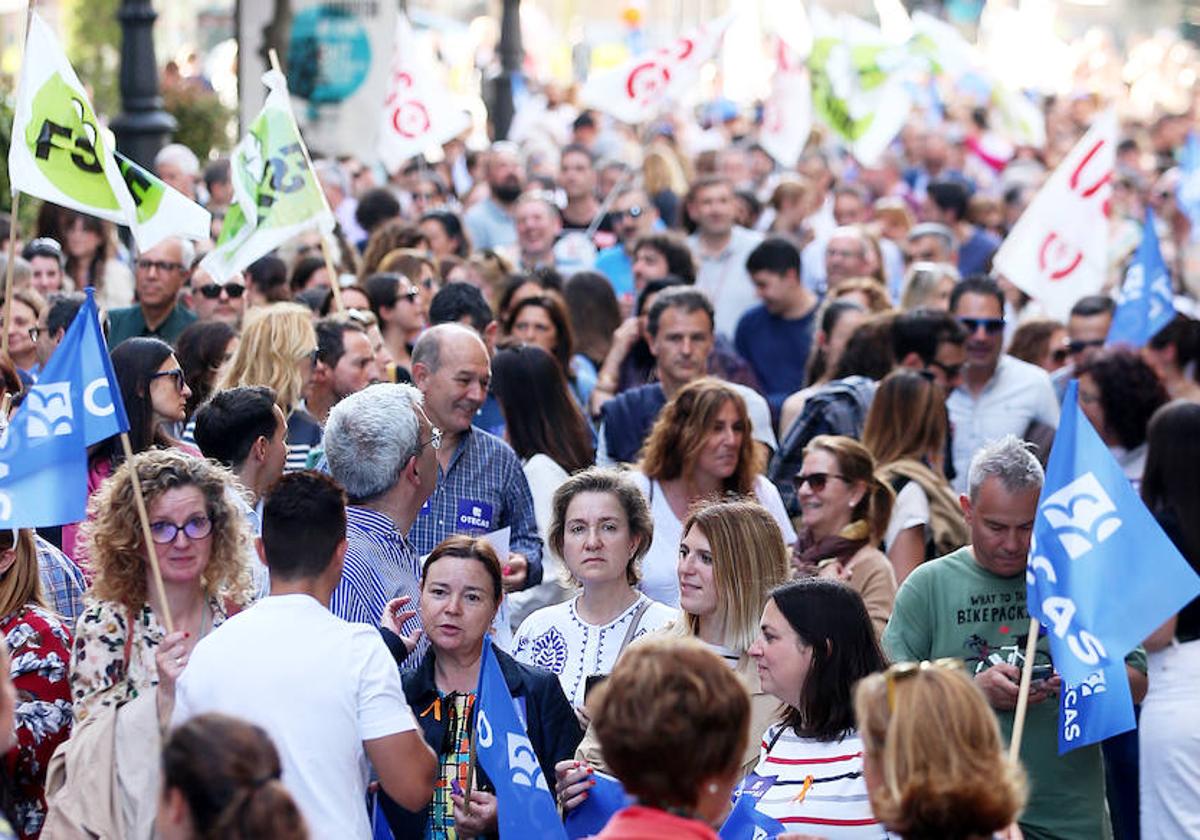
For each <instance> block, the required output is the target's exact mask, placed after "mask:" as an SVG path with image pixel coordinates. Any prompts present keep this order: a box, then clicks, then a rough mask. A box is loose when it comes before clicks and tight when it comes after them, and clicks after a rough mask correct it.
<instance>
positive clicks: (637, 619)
mask: <svg viewBox="0 0 1200 840" xmlns="http://www.w3.org/2000/svg"><path fill="white" fill-rule="evenodd" d="M648 609H650V599H649V598H646V599H645V600H644V601H642V603H640V604H638V607H637V609H636V610H634V611H633V620H632V621H630V622H629V629H628V630H626V631H625V638H624V639H623V640H622V641H621V647H620V648H618V649H617V655H618V656H620V654H621V651H623V650H625V648H627V647H629V643H630V642H632V641H633V637H634V634H636V633H637V630H638V626H639V625H640V624H641V623H642V616H643V615H645V614H646V610H648Z"/></svg>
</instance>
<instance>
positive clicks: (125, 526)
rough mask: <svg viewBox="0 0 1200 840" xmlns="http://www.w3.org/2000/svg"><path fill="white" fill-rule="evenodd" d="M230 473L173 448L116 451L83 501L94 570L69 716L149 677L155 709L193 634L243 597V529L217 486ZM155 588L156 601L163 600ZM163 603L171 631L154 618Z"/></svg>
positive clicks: (124, 694) (168, 694)
mask: <svg viewBox="0 0 1200 840" xmlns="http://www.w3.org/2000/svg"><path fill="white" fill-rule="evenodd" d="M135 469H136V470H137V478H138V481H139V483H140V484H141V488H142V494H143V496H144V497H145V500H146V509H147V511H148V512H149V515H150V536H151V539H152V540H153V541H154V551H155V554H156V555H157V557H158V565H159V568H160V570H161V576H162V590H161V591H160V590H159V588H158V585H157V583H156V582H155V581H154V575H153V572H152V569H151V565H150V562H149V560H148V559H147V558H148V549H147V546H146V544H145V541H144V539H143V537H142V528H141V525H140V524H139V521H138V514H137V507H136V504H135V502H134V490H133V477H132V471H133V470H135ZM229 480H230V476H229V474H228V473H227V472H225V471H224V470H223V469H221V468H220V467H218V466H216V465H215V464H213V463H211V462H209V461H205V460H203V459H201V458H196V457H193V456H191V455H187V454H186V453H183V452H180V451H178V450H171V449H164V450H150V451H147V452H142V453H140V454H137V455H134V456H133V458H132V459H130V460H127V461H125V463H123V464H122V465H121V466H120V467H119V468H118V469H117V471H116V472H115V473H113V475H112V476H111V477H110V478H109V479H108V480H107V481H105V482H104V484H103V485H101V487H100V490H99V491H98V492H97V493H96V494H95V495H94V496H93V497H92V499H91V501H90V502H89V504H88V508H89V510H88V514H89V519H88V521H87V522H86V523H85V524H84V526H83V535H84V543H85V545H86V547H87V551H88V556H89V558H90V559H91V564H92V569H93V571H94V573H95V578H94V579H93V581H92V588H91V594H90V598H89V600H88V602H87V604H86V607H85V609H84V611H83V614H82V615H80V617H79V620H78V622H77V623H76V626H75V645H74V652H73V654H72V657H71V697H72V699H73V701H74V712H75V720H76V721H83V720H84V719H85V718H87V717H88V716H89V715H92V714H94V713H95V712H96V711H97V710H99V709H100V708H101V707H103V706H120V705H122V704H123V703H124V702H125V701H127V700H131V699H133V698H134V697H136V696H138V694H140V693H141V692H143V691H146V690H148V689H150V688H151V687H153V686H155V685H158V687H159V705H160V709H161V708H162V707H163V705H164V700H167V701H168V704H169V701H170V700H171V699H173V697H174V688H175V679H176V678H177V677H178V676H179V673H180V672H181V671H182V670H183V666H184V664H185V663H186V661H187V657H188V655H189V654H190V653H191V650H192V648H193V647H195V645H196V643H197V642H198V641H199V640H200V639H202V638H203V637H204V636H206V635H207V634H208V633H209V632H210V631H211V630H212V629H213V628H214V627H216V626H218V625H220V624H221V623H222V622H223V621H225V619H226V618H227V617H228V616H229V615H230V614H231V613H232V612H234V611H236V610H237V609H238V608H240V607H241V606H242V605H244V604H245V603H246V601H247V600H248V593H249V591H250V572H249V570H248V569H247V568H246V564H245V559H244V558H245V557H246V552H247V547H248V543H249V540H250V532H249V529H248V527H247V525H246V520H245V518H244V517H243V516H242V515H241V514H240V512H239V511H238V510H237V509H236V508H235V507H234V506H233V504H232V503H231V501H230V500H229V497H228V495H227V492H228V487H229ZM164 595H165V598H166V603H165V604H164V602H163V596H164ZM164 607H168V608H169V609H170V613H171V618H172V621H173V623H174V632H173V633H171V634H170V635H168V634H167V632H166V630H165V629H164V626H163V620H162V616H163V611H164Z"/></svg>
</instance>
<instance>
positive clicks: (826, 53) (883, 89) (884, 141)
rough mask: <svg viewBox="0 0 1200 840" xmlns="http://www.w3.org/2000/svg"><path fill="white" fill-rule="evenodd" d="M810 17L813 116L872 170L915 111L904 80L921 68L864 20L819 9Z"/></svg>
mask: <svg viewBox="0 0 1200 840" xmlns="http://www.w3.org/2000/svg"><path fill="white" fill-rule="evenodd" d="M810 14H811V17H812V27H813V46H812V52H811V53H810V54H809V56H808V69H809V72H811V73H812V102H813V113H814V115H815V116H816V118H817V119H818V120H820V121H821V122H823V123H824V124H825V125H827V126H829V128H830V129H831V130H832V131H833V133H834V134H835V135H837V136H838V137H839V138H841V140H842V141H843V142H844V143H845V144H846V145H847V146H849V147H850V150H851V151H852V152H853V153H854V156H855V157H856V158H858V160H859V162H860V163H864V164H867V165H872V164H874V163H875V162H876V161H877V160H879V156H880V155H882V154H883V152H884V150H885V149H887V147H888V145H889V144H890V143H891V142H892V140H894V139H895V137H896V135H897V134H899V133H900V129H901V128H903V127H904V121H905V120H907V119H908V114H909V112H910V111H911V110H912V96H911V94H909V92H908V88H907V86H906V85H905V83H904V76H905V74H906V73H907V72H909V71H910V69H912V68H913V67H914V66H915V64H916V62H915V60H914V57H913V54H912V53H911V52H910V51H909V50H908V49H907V47H906V46H904V45H903V44H894V43H891V42H889V41H888V40H886V39H885V38H884V36H883V33H882V32H880V31H879V29H878V28H877V27H875V26H872V25H871V24H869V23H867V22H866V21H864V20H859V19H858V18H856V17H852V16H851V15H846V14H841V15H838V17H837V18H832V17H830V16H829V14H828V13H826V12H825V11H823V10H822V9H821V8H820V7H819V6H814V7H813V8H812V10H811V12H810Z"/></svg>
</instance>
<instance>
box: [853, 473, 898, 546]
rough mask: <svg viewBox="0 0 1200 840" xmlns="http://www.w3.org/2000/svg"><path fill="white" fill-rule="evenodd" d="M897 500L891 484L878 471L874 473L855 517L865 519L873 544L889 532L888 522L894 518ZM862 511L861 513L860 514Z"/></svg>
mask: <svg viewBox="0 0 1200 840" xmlns="http://www.w3.org/2000/svg"><path fill="white" fill-rule="evenodd" d="M895 502H896V494H895V492H893V490H892V487H891V485H890V484H888V483H887V482H886V481H883V480H881V479H880V478H879V474H878V473H873V474H872V475H871V478H870V479H869V480H868V481H867V492H866V494H864V495H863V498H862V501H861V502H859V503H858V507H856V508H855V509H854V513H855V518H856V519H862V520H863V521H865V522H866V523H867V527H868V528H870V530H871V537H870V542H871V545H876V544H878V543H880V542H882V541H883V535H884V534H885V533H887V526H888V522H889V521H890V520H891V518H892V506H893V505H894V504H895ZM860 511H861V515H859V514H860Z"/></svg>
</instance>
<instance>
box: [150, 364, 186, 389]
mask: <svg viewBox="0 0 1200 840" xmlns="http://www.w3.org/2000/svg"><path fill="white" fill-rule="evenodd" d="M164 376H169V377H171V378H172V379H174V380H175V390H176V391H182V390H183V381H184V380H183V368H174V369H173V370H160V371H159V372H158V373H152V374H150V378H151V379H160V378H162V377H164Z"/></svg>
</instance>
